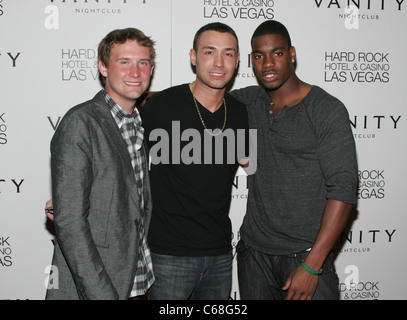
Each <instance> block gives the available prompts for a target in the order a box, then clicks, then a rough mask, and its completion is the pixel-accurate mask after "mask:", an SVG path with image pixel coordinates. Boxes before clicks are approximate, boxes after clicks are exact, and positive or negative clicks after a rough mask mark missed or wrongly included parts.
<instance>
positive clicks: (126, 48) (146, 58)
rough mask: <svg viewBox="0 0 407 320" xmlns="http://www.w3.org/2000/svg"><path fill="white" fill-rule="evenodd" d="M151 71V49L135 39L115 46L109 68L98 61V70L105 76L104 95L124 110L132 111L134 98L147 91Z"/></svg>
mask: <svg viewBox="0 0 407 320" xmlns="http://www.w3.org/2000/svg"><path fill="white" fill-rule="evenodd" d="M153 69H154V66H153V65H152V62H151V59H150V49H149V48H147V47H143V46H141V45H140V44H139V43H138V42H137V41H136V40H128V41H126V42H125V43H121V44H114V45H113V47H112V50H111V55H110V62H109V66H105V65H104V64H103V62H101V61H99V71H100V73H101V74H102V75H103V76H104V77H106V87H105V90H106V92H107V94H108V95H109V96H110V97H111V98H112V99H113V100H114V101H115V102H116V103H117V104H118V105H119V106H120V107H122V108H123V109H125V110H126V111H128V110H129V108H130V110H132V108H133V107H134V104H135V102H136V100H137V98H139V97H140V96H141V95H142V94H143V93H144V91H146V90H147V88H148V86H149V84H150V78H151V74H152V73H153ZM128 112H129V111H128Z"/></svg>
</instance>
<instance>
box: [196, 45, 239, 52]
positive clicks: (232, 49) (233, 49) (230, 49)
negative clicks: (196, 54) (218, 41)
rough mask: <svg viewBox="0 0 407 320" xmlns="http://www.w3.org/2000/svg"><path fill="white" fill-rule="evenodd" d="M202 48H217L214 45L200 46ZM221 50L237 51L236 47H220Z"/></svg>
mask: <svg viewBox="0 0 407 320" xmlns="http://www.w3.org/2000/svg"><path fill="white" fill-rule="evenodd" d="M202 49H212V50H218V48H216V47H214V46H205V47H202ZM221 50H226V51H235V52H237V49H236V48H223V49H221Z"/></svg>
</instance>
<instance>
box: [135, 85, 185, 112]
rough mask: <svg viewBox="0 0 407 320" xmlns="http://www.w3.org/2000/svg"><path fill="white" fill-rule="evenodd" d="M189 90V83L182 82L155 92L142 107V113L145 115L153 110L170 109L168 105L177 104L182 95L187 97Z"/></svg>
mask: <svg viewBox="0 0 407 320" xmlns="http://www.w3.org/2000/svg"><path fill="white" fill-rule="evenodd" d="M188 90H189V89H188V85H187V84H182V85H177V86H174V87H170V88H167V89H164V90H162V91H160V92H157V93H154V94H153V95H151V96H150V97H149V98H148V99H147V101H146V103H145V104H144V105H143V106H142V107H141V108H140V114H141V115H142V116H143V115H148V114H150V113H152V112H158V111H168V110H169V109H168V107H169V106H171V105H174V104H176V102H177V101H179V99H181V98H182V97H185V96H186V94H187V93H188Z"/></svg>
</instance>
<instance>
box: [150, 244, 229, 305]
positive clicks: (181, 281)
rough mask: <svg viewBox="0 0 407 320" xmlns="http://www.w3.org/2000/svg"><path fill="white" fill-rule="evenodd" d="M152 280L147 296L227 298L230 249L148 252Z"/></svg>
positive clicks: (153, 298) (164, 297) (165, 297)
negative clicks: (218, 251) (201, 254)
mask: <svg viewBox="0 0 407 320" xmlns="http://www.w3.org/2000/svg"><path fill="white" fill-rule="evenodd" d="M151 257H152V261H153V269H154V276H155V282H154V283H153V285H152V286H151V288H150V290H149V291H148V299H150V300H187V299H191V300H227V299H229V296H230V290H231V286H232V259H233V258H232V251H230V252H228V253H227V254H224V255H220V256H209V257H184V256H171V255H162V254H156V253H151Z"/></svg>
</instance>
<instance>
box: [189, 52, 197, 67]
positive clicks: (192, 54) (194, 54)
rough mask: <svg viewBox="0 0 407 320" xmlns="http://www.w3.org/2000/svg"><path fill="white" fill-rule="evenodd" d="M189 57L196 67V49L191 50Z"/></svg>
mask: <svg viewBox="0 0 407 320" xmlns="http://www.w3.org/2000/svg"><path fill="white" fill-rule="evenodd" d="M189 57H190V59H191V64H192V65H193V66H196V51H195V50H194V49H191V50H190V51H189Z"/></svg>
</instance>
